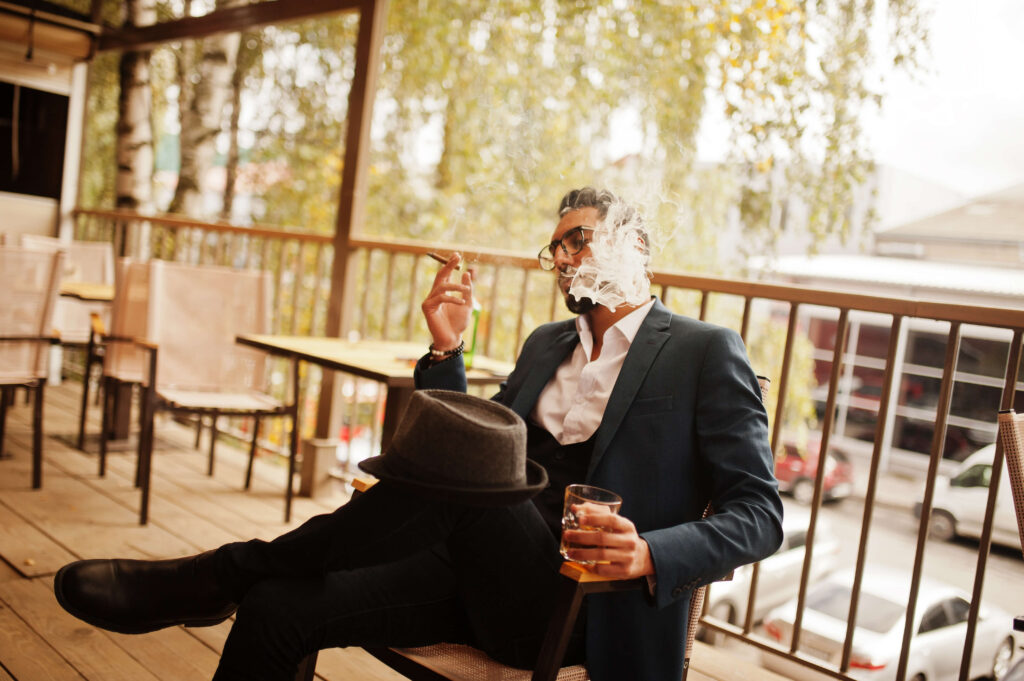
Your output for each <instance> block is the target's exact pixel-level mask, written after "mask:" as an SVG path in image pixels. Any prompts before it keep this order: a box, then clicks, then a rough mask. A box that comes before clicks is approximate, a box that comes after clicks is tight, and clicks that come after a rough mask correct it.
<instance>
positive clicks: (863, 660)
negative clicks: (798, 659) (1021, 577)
mask: <svg viewBox="0 0 1024 681" xmlns="http://www.w3.org/2000/svg"><path fill="white" fill-rule="evenodd" d="M852 584H853V571H852V570H851V571H844V572H842V573H837V574H835V575H833V576H831V577H829V578H827V579H825V580H823V581H822V582H819V583H818V584H816V585H815V586H814V587H812V588H811V589H808V592H807V599H806V603H805V608H804V617H803V622H802V626H801V633H800V648H799V649H800V651H801V652H802V653H804V654H806V655H808V656H810V657H814V658H818V659H819V660H822V661H823V662H825V663H827V664H829V665H832V666H833V667H836V668H838V666H839V662H840V658H841V655H842V649H843V641H844V639H845V637H846V618H847V615H848V613H849V607H850V591H851V585H852ZM909 593H910V573H909V571H908V572H906V573H904V572H895V571H890V570H883V569H872V568H869V569H868V570H867V571H865V575H864V579H863V581H862V584H861V595H860V605H859V607H858V614H857V628H856V629H855V631H854V634H853V648H852V650H851V655H850V669H849V671H848V674H849V676H850V677H851V678H854V679H863V680H865V681H883V680H888V679H895V678H896V668H897V666H898V665H899V659H900V649H901V647H902V645H903V628H904V624H905V622H906V603H907V595H908V594H909ZM968 598H969V596H968V595H967V594H966V593H964V592H962V591H960V590H959V589H956V588H955V587H952V586H949V585H946V584H943V583H941V582H936V581H932V580H928V579H922V580H921V585H920V589H919V592H918V599H917V607H916V608H915V610H914V624H913V632H914V633H913V635H912V637H911V639H910V654H909V656H908V658H907V675H906V679H907V681H956V679H958V678H959V670H960V658H961V656H962V655H963V649H964V641H965V640H966V637H967V616H968V612H969V610H970V602H969V600H968ZM795 613H796V601H795V599H794V600H793V601H791V602H789V603H786V604H785V605H783V606H781V607H779V608H777V609H775V610H773V611H772V612H770V613H769V614H768V616H767V617H765V620H764V628H765V631H766V632H767V633H768V635H769V636H771V637H772V638H773V639H775V640H776V641H778V642H779V643H781V644H782V645H783V646H786V647H787V649H788V646H789V644H790V641H791V639H792V634H793V620H794V616H795ZM1015 650H1016V641H1015V639H1014V633H1013V617H1012V616H1011V615H1010V614H1009V613H1006V612H1002V611H1000V610H998V609H996V608H992V607H988V606H985V605H983V606H982V607H981V610H980V611H979V613H978V627H977V630H976V631H975V637H974V653H973V655H972V656H971V668H970V675H969V678H971V679H976V678H981V677H991V678H993V679H995V681H999V680H1000V679H1002V677H1003V676H1005V675H1006V673H1007V671H1008V670H1009V668H1010V663H1011V661H1012V659H1013V654H1014V651H1015ZM762 664H763V665H764V666H765V667H766V668H768V669H772V670H774V671H778V672H780V673H783V674H786V675H789V676H790V677H791V678H801V674H803V675H804V676H806V675H807V674H808V668H807V667H801V666H800V665H798V664H797V663H795V662H790V661H788V660H785V659H784V658H781V657H778V656H776V655H772V654H770V653H765V654H764V657H763V660H762ZM815 678H818V677H815Z"/></svg>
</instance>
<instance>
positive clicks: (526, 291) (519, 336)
mask: <svg viewBox="0 0 1024 681" xmlns="http://www.w3.org/2000/svg"><path fill="white" fill-rule="evenodd" d="M529 296H530V270H523V283H522V285H521V286H520V288H519V315H518V316H519V320H518V322H517V323H516V344H515V346H514V348H515V350H514V351H513V352H514V353H515V354H519V348H520V347H521V346H522V343H523V334H524V333H525V329H524V328H523V327H524V326H525V325H524V323H523V322H524V321H525V317H526V301H527V299H528V298H529ZM488 338H490V336H488Z"/></svg>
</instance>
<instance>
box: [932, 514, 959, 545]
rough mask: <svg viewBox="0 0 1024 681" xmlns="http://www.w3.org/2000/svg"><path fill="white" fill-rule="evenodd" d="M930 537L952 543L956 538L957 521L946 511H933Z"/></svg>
mask: <svg viewBox="0 0 1024 681" xmlns="http://www.w3.org/2000/svg"><path fill="white" fill-rule="evenodd" d="M928 536H929V537H931V538H933V539H938V540H939V541H950V540H951V539H953V537H955V536H956V520H955V519H954V518H953V516H952V515H951V514H950V513H948V512H946V511H932V517H931V519H930V520H929V521H928Z"/></svg>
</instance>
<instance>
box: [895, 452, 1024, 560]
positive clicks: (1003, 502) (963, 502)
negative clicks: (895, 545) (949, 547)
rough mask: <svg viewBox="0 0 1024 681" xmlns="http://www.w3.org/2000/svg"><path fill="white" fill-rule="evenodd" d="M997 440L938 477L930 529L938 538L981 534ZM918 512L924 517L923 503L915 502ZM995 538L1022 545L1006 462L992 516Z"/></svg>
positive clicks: (1010, 545)
mask: <svg viewBox="0 0 1024 681" xmlns="http://www.w3.org/2000/svg"><path fill="white" fill-rule="evenodd" d="M995 453H996V446H995V445H994V444H991V445H988V446H986V447H982V448H981V449H979V450H978V451H976V452H974V453H973V454H971V455H970V456H968V457H967V458H966V459H964V460H963V461H962V462H961V463H960V465H959V466H958V467H957V468H956V469H955V470H954V471H953V474H952V475H951V476H949V477H946V476H939V477H938V478H936V480H935V496H934V498H933V499H934V500H933V502H932V515H931V519H930V521H929V523H928V533H929V535H930V536H932V537H933V538H935V539H939V540H942V541H949V540H951V539H953V538H954V537H957V536H964V537H975V538H977V537H981V527H982V523H983V522H984V520H985V506H986V505H987V504H988V490H989V485H990V484H991V481H992V459H993V458H994V457H995ZM914 515H915V516H917V517H918V518H920V517H921V506H920V504H917V505H915V506H914ZM992 541H993V542H996V543H998V544H1003V545H1005V546H1009V547H1011V548H1020V535H1019V534H1018V531H1017V514H1016V512H1015V511H1014V508H1013V496H1012V494H1011V492H1010V475H1009V473H1008V472H1007V469H1006V466H1003V474H1002V476H1001V479H1000V481H999V493H998V495H997V496H996V508H995V513H994V515H993V518H992Z"/></svg>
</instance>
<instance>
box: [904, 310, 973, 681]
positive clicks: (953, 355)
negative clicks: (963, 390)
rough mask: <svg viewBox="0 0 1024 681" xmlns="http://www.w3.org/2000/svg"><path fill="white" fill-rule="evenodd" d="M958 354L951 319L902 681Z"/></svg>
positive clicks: (957, 325) (956, 328)
mask: <svg viewBox="0 0 1024 681" xmlns="http://www.w3.org/2000/svg"><path fill="white" fill-rule="evenodd" d="M959 354H960V323H959V322H952V323H950V326H949V335H948V339H947V341H946V359H945V366H946V369H947V373H946V375H945V376H944V377H943V379H942V386H941V387H940V389H939V405H938V412H937V414H936V418H935V433H934V437H933V438H932V451H931V456H930V457H929V460H928V474H927V476H926V478H925V487H924V499H923V500H922V501H921V523H920V525H919V526H918V529H917V548H916V549H915V552H914V567H913V568H912V570H911V579H910V594H909V597H908V600H907V616H906V620H905V623H904V625H903V643H902V648H901V649H900V659H899V664H898V666H897V667H896V681H906V678H907V660H908V658H909V654H910V639H911V637H912V636H913V634H914V614H915V610H916V609H917V595H918V593H919V592H920V588H921V571H922V567H923V564H924V546H925V541H926V540H927V539H928V525H929V523H930V522H931V516H932V502H933V499H934V496H935V478H936V476H937V475H938V471H939V460H940V459H941V458H942V450H943V448H944V447H945V443H946V417H947V416H948V414H949V406H950V403H951V401H952V397H953V374H954V373H955V372H956V364H957V358H958V356H959Z"/></svg>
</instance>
